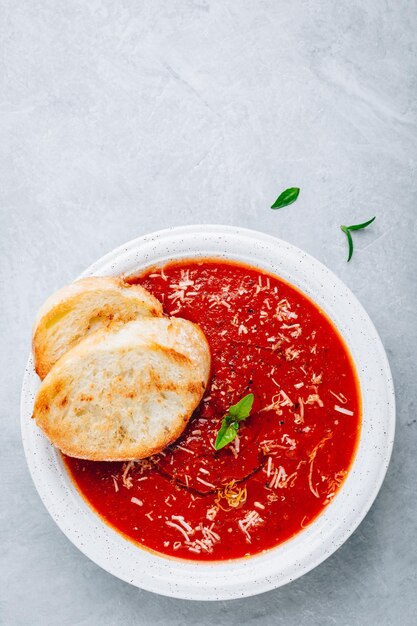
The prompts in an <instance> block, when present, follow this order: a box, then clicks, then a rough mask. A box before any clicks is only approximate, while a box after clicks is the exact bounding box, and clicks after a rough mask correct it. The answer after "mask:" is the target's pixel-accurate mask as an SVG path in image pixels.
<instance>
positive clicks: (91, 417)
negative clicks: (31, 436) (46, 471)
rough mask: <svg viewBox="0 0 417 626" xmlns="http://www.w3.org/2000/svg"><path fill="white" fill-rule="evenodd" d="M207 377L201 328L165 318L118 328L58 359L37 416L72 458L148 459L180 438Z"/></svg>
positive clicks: (43, 386)
mask: <svg viewBox="0 0 417 626" xmlns="http://www.w3.org/2000/svg"><path fill="white" fill-rule="evenodd" d="M209 374H210V350H209V346H208V343H207V340H206V338H205V336H204V333H203V332H202V330H201V329H200V328H199V326H197V325H196V324H193V323H192V322H189V321H187V320H184V319H180V318H164V317H162V318H151V317H149V318H143V319H140V320H136V321H131V322H128V323H126V324H123V325H121V324H112V325H110V326H109V327H107V328H102V329H99V330H97V331H96V332H94V333H93V334H91V335H90V336H88V337H86V338H85V339H83V340H82V341H81V342H80V343H78V345H76V346H75V347H74V348H72V349H71V350H69V351H68V352H67V353H66V354H65V355H64V356H62V357H61V359H59V361H58V362H57V363H56V364H55V365H54V367H53V368H52V370H51V371H50V372H49V374H48V375H47V376H46V378H45V379H44V381H43V382H42V384H41V387H40V389H39V391H38V394H37V396H36V399H35V406H34V413H33V417H34V418H35V420H36V423H37V424H38V425H39V426H40V428H41V429H42V430H43V431H44V433H45V434H46V435H47V437H48V438H49V439H50V441H51V442H52V443H53V444H54V445H55V446H57V447H58V448H59V449H60V450H61V451H62V452H64V453H65V454H68V455H69V456H73V457H77V458H80V459H89V460H94V461H127V460H136V459H141V458H146V457H148V456H151V455H152V454H156V453H158V452H160V451H161V450H163V449H164V448H165V447H166V446H167V445H169V444H170V443H172V442H173V441H175V440H176V439H177V438H178V437H179V436H180V435H181V433H182V432H183V430H184V428H185V426H186V425H187V423H188V421H189V419H190V417H191V415H192V413H193V411H194V410H195V408H196V407H197V406H198V404H199V402H200V400H201V398H202V396H203V394H204V391H205V389H206V386H207V382H208V378H209Z"/></svg>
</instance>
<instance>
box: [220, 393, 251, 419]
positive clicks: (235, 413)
mask: <svg viewBox="0 0 417 626" xmlns="http://www.w3.org/2000/svg"><path fill="white" fill-rule="evenodd" d="M253 399H254V395H253V393H248V395H247V396H245V397H244V398H242V399H241V400H239V402H237V403H236V404H233V405H232V406H231V407H230V409H229V410H228V412H227V413H228V415H231V416H232V417H234V418H235V419H236V420H237V421H238V422H241V421H242V420H245V419H246V418H247V417H249V415H250V412H251V411H252V406H253Z"/></svg>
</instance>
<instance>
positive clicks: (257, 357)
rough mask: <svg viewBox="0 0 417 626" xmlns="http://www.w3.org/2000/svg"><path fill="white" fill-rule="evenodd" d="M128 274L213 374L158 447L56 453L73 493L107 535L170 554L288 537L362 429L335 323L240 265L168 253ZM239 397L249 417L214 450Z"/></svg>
mask: <svg viewBox="0 0 417 626" xmlns="http://www.w3.org/2000/svg"><path fill="white" fill-rule="evenodd" d="M130 282H135V283H138V284H141V285H142V286H144V287H145V288H146V289H148V290H149V291H150V292H151V293H153V294H154V295H155V296H156V297H157V298H158V299H160V301H161V302H162V304H163V306H164V311H165V313H166V314H167V315H171V316H179V317H184V318H186V319H189V320H191V321H193V322H195V323H197V324H199V325H200V326H201V328H202V329H203V331H204V333H205V334H206V337H207V339H208V342H209V344H210V349H211V356H212V371H211V379H210V383H209V385H208V388H207V390H206V394H205V396H204V398H203V400H202V402H201V403H200V405H199V407H198V408H197V410H196V411H195V412H194V415H193V416H192V418H191V420H190V422H189V423H188V426H187V428H186V429H185V431H184V433H183V435H182V436H181V437H180V439H178V440H177V441H176V442H175V443H174V444H172V445H171V446H169V447H168V448H166V449H165V450H164V451H163V452H161V453H160V454H158V455H156V456H154V457H151V458H149V459H146V460H142V461H136V462H134V461H130V462H127V463H101V462H94V461H83V460H78V459H73V458H69V457H64V460H65V463H66V466H67V468H68V470H69V472H70V475H71V477H72V479H73V481H74V482H75V484H76V486H77V488H78V490H79V491H80V493H81V494H82V495H83V497H84V498H85V500H86V501H87V502H88V503H89V504H90V505H91V507H92V508H93V509H94V510H95V511H96V512H97V513H98V514H99V515H100V516H101V517H102V518H103V519H104V520H105V521H106V522H107V523H109V524H110V525H111V526H112V527H113V528H115V529H116V530H117V531H119V532H120V533H122V534H123V535H124V536H126V537H127V538H129V539H130V540H132V541H134V542H136V543H138V544H140V545H141V546H143V547H145V548H147V549H150V550H153V551H156V552H159V553H162V554H165V555H169V556H171V557H176V558H182V559H193V560H205V561H211V560H224V559H235V558H239V557H245V556H249V555H253V554H257V553H260V552H262V551H264V550H268V549H270V548H273V547H275V546H277V545H279V544H280V543H282V542H284V541H286V540H288V539H290V538H291V537H292V536H294V535H295V534H296V533H298V532H300V531H302V530H303V529H304V528H305V527H306V526H307V525H308V524H309V523H310V522H311V521H312V520H314V519H315V518H316V517H317V516H318V515H319V514H320V513H321V512H322V511H323V509H324V508H325V507H326V506H328V505H329V503H331V501H332V499H333V498H334V497H336V495H337V491H338V489H339V487H340V485H341V484H342V482H343V480H344V479H345V477H346V475H347V473H348V471H349V468H350V466H351V464H352V461H353V458H354V454H355V449H356V446H357V442H358V438H359V432H360V423H361V406H360V393H359V384H358V381H357V378H356V375H355V370H354V366H353V363H352V360H351V358H350V356H349V353H348V351H347V348H346V346H345V345H344V343H343V341H342V339H341V337H340V336H339V334H338V332H337V331H336V329H335V327H334V326H333V324H332V323H331V322H330V321H329V319H328V318H327V317H326V315H325V314H324V313H323V312H322V311H321V310H320V309H319V308H318V307H317V306H316V305H315V304H314V303H313V302H312V301H311V300H310V299H309V298H307V297H306V296H305V295H303V294H302V293H301V292H300V291H298V290H297V289H295V288H294V287H292V286H291V285H289V284H288V283H286V282H284V281H283V280H281V279H279V278H278V277H276V276H272V275H269V274H267V273H264V272H262V271H260V270H257V269H254V268H251V267H247V266H245V265H241V264H237V263H231V262H224V261H220V260H214V259H213V260H204V261H194V260H193V261H185V262H181V263H170V264H168V265H166V266H164V267H163V268H162V269H157V270H153V271H149V272H147V273H146V274H143V275H141V276H140V277H138V278H136V279H135V280H132V281H130ZM248 393H253V394H254V403H253V408H252V412H251V415H250V416H249V417H248V418H247V419H246V420H245V421H242V422H241V423H240V427H239V430H238V434H237V436H236V438H235V439H234V440H233V441H232V442H231V443H230V444H229V445H227V446H225V447H224V448H223V449H221V450H218V451H216V450H215V449H214V442H215V440H216V435H217V432H218V430H219V428H220V426H221V422H222V419H223V417H224V415H225V414H226V412H227V410H228V408H229V407H230V406H231V405H232V404H235V403H236V402H238V401H239V400H240V399H241V398H243V397H244V396H245V395H247V394H248Z"/></svg>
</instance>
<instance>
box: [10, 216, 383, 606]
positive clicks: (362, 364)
mask: <svg viewBox="0 0 417 626" xmlns="http://www.w3.org/2000/svg"><path fill="white" fill-rule="evenodd" d="M196 257H219V258H226V259H235V260H238V261H243V262H246V263H248V264H250V265H253V266H256V267H259V268H262V269H264V270H267V271H269V272H271V273H273V274H277V275H278V276H281V277H282V278H284V279H285V280H287V281H288V282H290V283H292V284H294V285H295V286H297V287H299V288H300V289H301V290H302V291H303V292H304V293H306V294H307V295H308V296H310V297H311V298H312V299H313V300H314V301H315V302H316V303H317V304H318V305H319V306H320V307H321V308H322V309H323V310H324V311H325V312H326V313H327V315H328V316H329V317H330V318H331V319H332V320H333V322H334V323H335V325H336V326H337V328H338V329H339V332H340V333H341V335H342V336H343V338H344V340H345V342H346V343H347V345H348V347H349V349H350V352H351V354H352V357H353V359H354V362H355V365H356V369H357V372H358V375H359V380H360V386H361V391H362V405H363V422H362V431H361V436H360V443H359V448H358V451H357V454H356V458H355V461H354V464H353V467H352V469H351V471H350V472H349V475H348V477H347V479H346V481H345V483H344V484H343V486H342V488H341V489H340V490H339V492H338V493H337V495H336V497H335V498H334V499H333V501H332V502H331V504H329V505H328V506H327V507H326V509H325V510H324V511H323V513H322V514H321V515H320V516H319V517H318V518H317V520H316V521H315V522H313V523H312V524H311V525H309V526H308V527H307V528H306V529H305V530H303V531H302V532H300V533H299V534H298V535H296V536H295V537H294V538H292V539H290V540H289V541H287V542H286V543H284V544H282V545H280V546H278V547H277V548H274V549H272V550H271V551H269V552H267V553H265V554H261V555H258V556H253V557H250V558H246V559H239V560H234V561H229V562H223V563H219V562H217V563H197V562H191V561H179V560H174V559H170V558H167V557H163V556H157V555H155V554H152V553H150V552H148V551H146V550H144V549H141V548H139V547H138V546H136V545H134V544H133V543H131V542H129V541H128V540H126V539H124V538H123V537H122V536H121V535H119V534H118V533H117V532H116V531H114V530H113V529H112V528H111V527H109V526H107V525H106V524H105V523H104V522H102V521H101V519H100V518H99V517H98V516H97V515H96V514H95V513H93V512H92V510H90V508H89V507H88V505H87V504H86V503H85V502H84V501H83V499H82V498H81V497H80V495H79V494H78V492H77V491H76V489H75V488H74V486H73V484H72V483H71V480H70V479H69V477H68V475H67V473H66V471H65V469H64V467H63V464H62V462H61V460H60V456H59V454H58V452H57V451H56V450H55V448H53V446H51V445H50V444H49V442H48V441H47V439H46V438H45V437H44V436H43V434H42V432H41V431H40V430H39V429H38V428H37V427H36V425H35V424H34V422H33V420H31V414H32V408H33V400H34V395H35V393H36V390H37V388H38V385H39V381H38V378H37V376H36V374H35V372H34V370H33V363H32V359H31V358H29V361H28V365H27V370H26V374H25V377H24V382H23V389H22V404H21V416H22V436H23V443H24V448H25V453H26V458H27V462H28V465H29V469H30V472H31V474H32V477H33V480H34V483H35V486H36V488H37V490H38V492H39V495H40V496H41V498H42V500H43V502H44V504H45V506H46V508H47V509H48V511H49V513H50V514H51V516H52V517H53V519H54V520H55V521H56V523H57V524H58V526H59V527H60V528H61V530H62V531H63V532H64V533H65V534H66V535H67V537H68V538H69V539H70V540H71V541H72V542H73V543H74V544H75V545H76V546H77V547H78V548H79V549H80V550H81V551H82V552H84V554H86V555H87V556H88V557H89V558H90V559H92V560H93V561H94V562H95V563H97V564H98V565H100V566H101V567H102V568H104V569H105V570H107V571H108V572H110V573H112V574H114V575H115V576H118V577H119V578H121V579H122V580H125V581H127V582H129V583H131V584H133V585H136V586H137V587H141V588H142V589H147V590H149V591H154V592H156V593H160V594H163V595H167V596H174V597H178V598H187V599H192V600H225V599H229V598H239V597H244V596H250V595H255V594H258V593H261V592H264V591H268V590H270V589H273V588H275V587H279V586H280V585H284V584H286V583H288V582H290V581H292V580H294V579H296V578H298V577H299V576H301V575H302V574H305V573H306V572H308V571H309V570H311V569H312V568H314V567H316V565H318V564H319V563H321V562H322V561H324V559H326V558H327V557H328V556H330V555H331V554H332V553H333V552H334V551H335V550H337V548H339V547H340V546H341V545H342V543H343V542H344V541H346V539H347V538H348V537H349V535H350V534H351V533H352V532H353V531H354V530H355V528H356V527H357V526H358V524H359V523H360V522H361V520H362V519H363V517H364V516H365V514H366V513H367V511H368V510H369V508H370V506H371V505H372V503H373V501H374V499H375V497H376V495H377V493H378V491H379V488H380V487H381V484H382V481H383V479H384V476H385V473H386V470H387V467H388V463H389V459H390V455H391V449H392V444H393V439H394V427H395V400H394V390H393V384H392V378H391V373H390V369H389V365H388V361H387V358H386V355H385V352H384V349H383V347H382V344H381V341H380V339H379V337H378V334H377V332H376V330H375V328H374V326H373V324H372V322H371V321H370V319H369V317H368V315H367V314H366V312H365V311H364V309H363V308H362V306H361V305H360V304H359V302H358V301H357V299H356V298H355V296H354V295H353V294H352V292H351V291H349V289H348V288H347V287H346V286H345V285H344V284H343V283H342V282H341V281H340V280H339V279H338V278H337V277H336V276H335V275H334V274H333V273H332V272H330V271H329V270H328V269H327V268H326V267H324V266H323V265H322V264H321V263H319V262H318V261H316V260H315V259H313V258H312V257H310V256H309V255H307V254H306V253H305V252H302V251H301V250H299V249H297V248H294V247H293V246H291V245H290V244H288V243H286V242H284V241H281V240H279V239H276V238H274V237H270V236H268V235H265V234H263V233H259V232H255V231H251V230H245V229H241V228H235V227H228V226H210V225H200V226H186V227H182V228H172V229H168V230H163V231H160V232H157V233H153V234H151V235H146V236H145V237H140V238H139V239H135V240H133V241H131V242H130V243H127V244H125V245H124V246H121V247H120V248H117V249H116V250H114V251H113V252H111V253H110V254H107V255H106V256H104V257H103V258H102V259H100V260H99V261H97V263H94V265H92V266H91V267H90V268H88V270H86V271H85V272H84V274H83V276H88V275H92V274H95V275H107V274H120V273H125V274H131V273H134V272H137V271H138V270H141V269H145V268H147V267H149V266H151V265H159V264H164V263H166V262H167V261H170V260H173V259H181V258H196Z"/></svg>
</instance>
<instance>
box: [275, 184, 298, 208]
mask: <svg viewBox="0 0 417 626" xmlns="http://www.w3.org/2000/svg"><path fill="white" fill-rule="evenodd" d="M299 193H300V188H299V187H290V188H289V189H286V190H285V191H283V192H282V193H281V194H280V195H279V196H278V198H277V199H276V200H275V202H274V204H273V205H272V206H271V209H282V207H284V206H288V205H289V204H292V203H293V202H295V201H296V200H297V198H298V194H299Z"/></svg>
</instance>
